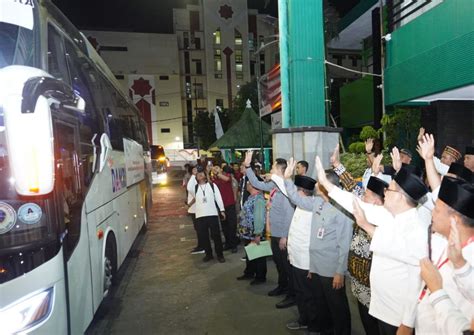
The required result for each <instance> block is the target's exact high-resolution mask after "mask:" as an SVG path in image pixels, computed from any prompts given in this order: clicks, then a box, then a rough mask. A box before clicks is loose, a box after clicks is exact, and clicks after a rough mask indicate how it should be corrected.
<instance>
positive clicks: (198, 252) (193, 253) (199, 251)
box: [191, 247, 206, 255]
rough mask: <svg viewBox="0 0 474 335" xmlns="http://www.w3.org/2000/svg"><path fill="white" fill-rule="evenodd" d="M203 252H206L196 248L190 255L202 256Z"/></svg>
mask: <svg viewBox="0 0 474 335" xmlns="http://www.w3.org/2000/svg"><path fill="white" fill-rule="evenodd" d="M205 252H206V251H204V249H202V248H198V247H196V248H194V249H193V250H191V255H197V254H203V253H205Z"/></svg>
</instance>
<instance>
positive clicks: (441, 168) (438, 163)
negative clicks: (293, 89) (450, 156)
mask: <svg viewBox="0 0 474 335" xmlns="http://www.w3.org/2000/svg"><path fill="white" fill-rule="evenodd" d="M433 162H434V165H435V168H436V171H438V173H439V174H440V175H442V176H445V175H446V173H448V170H449V165H446V164H444V163H441V160H440V159H439V158H438V157H436V156H434V157H433Z"/></svg>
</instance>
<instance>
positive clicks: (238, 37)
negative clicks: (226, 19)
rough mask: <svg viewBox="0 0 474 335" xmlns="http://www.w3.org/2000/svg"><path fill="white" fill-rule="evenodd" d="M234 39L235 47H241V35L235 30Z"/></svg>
mask: <svg viewBox="0 0 474 335" xmlns="http://www.w3.org/2000/svg"><path fill="white" fill-rule="evenodd" d="M234 38H235V42H234V43H235V45H242V34H241V33H240V31H238V30H237V29H234Z"/></svg>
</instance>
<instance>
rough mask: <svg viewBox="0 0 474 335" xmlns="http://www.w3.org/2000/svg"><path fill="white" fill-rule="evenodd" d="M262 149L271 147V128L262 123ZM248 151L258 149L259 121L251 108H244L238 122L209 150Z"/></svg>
mask: <svg viewBox="0 0 474 335" xmlns="http://www.w3.org/2000/svg"><path fill="white" fill-rule="evenodd" d="M262 133H263V147H264V148H270V147H271V146H272V139H271V127H270V126H269V125H268V124H267V123H266V122H263V121H262ZM214 147H218V148H219V149H248V148H260V119H259V117H258V116H257V114H256V113H255V112H254V111H253V109H252V108H249V107H247V108H245V110H244V112H243V113H242V116H241V117H240V119H239V121H237V122H236V123H235V124H234V125H233V126H232V127H230V128H229V129H228V130H227V131H226V132H225V133H224V135H223V136H222V137H221V138H220V139H218V140H217V141H215V142H214V143H212V144H211V145H210V148H214Z"/></svg>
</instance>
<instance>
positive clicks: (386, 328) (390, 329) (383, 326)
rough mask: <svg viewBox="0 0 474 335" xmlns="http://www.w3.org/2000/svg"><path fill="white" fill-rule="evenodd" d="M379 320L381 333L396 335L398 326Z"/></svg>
mask: <svg viewBox="0 0 474 335" xmlns="http://www.w3.org/2000/svg"><path fill="white" fill-rule="evenodd" d="M377 322H378V324H379V331H380V335H396V334H397V330H398V327H395V326H392V325H391V324H388V323H386V322H383V321H382V320H377ZM433 322H434V320H433Z"/></svg>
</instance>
